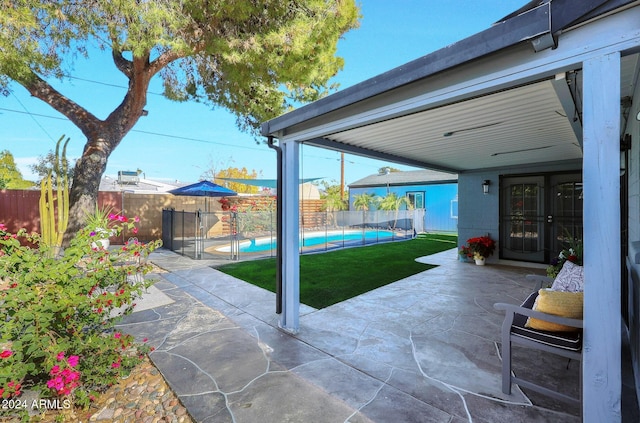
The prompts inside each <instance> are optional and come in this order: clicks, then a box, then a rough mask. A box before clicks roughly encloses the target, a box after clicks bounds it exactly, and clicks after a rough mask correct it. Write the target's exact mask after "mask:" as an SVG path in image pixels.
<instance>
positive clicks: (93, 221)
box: [86, 206, 114, 249]
mask: <svg viewBox="0 0 640 423" xmlns="http://www.w3.org/2000/svg"><path fill="white" fill-rule="evenodd" d="M112 210H113V209H112V207H110V206H104V207H103V208H101V209H100V208H98V206H96V210H95V211H94V212H93V213H91V214H88V215H87V216H86V227H87V228H88V229H89V230H90V234H91V237H94V239H95V241H93V242H92V243H91V247H92V248H105V249H106V248H109V245H111V242H110V241H109V237H110V236H111V235H113V234H114V231H113V228H112V226H111V221H112V218H111V217H112V216H113V213H112Z"/></svg>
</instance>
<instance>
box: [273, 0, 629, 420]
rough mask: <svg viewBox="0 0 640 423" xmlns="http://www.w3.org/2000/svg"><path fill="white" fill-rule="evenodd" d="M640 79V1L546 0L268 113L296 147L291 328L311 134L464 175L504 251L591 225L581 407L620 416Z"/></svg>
mask: <svg viewBox="0 0 640 423" xmlns="http://www.w3.org/2000/svg"><path fill="white" fill-rule="evenodd" d="M639 77H640V4H638V3H637V2H634V1H628V0H594V1H588V2H587V1H583V0H550V1H549V0H547V1H545V0H541V1H532V2H530V3H528V4H526V5H525V6H524V7H522V8H521V9H519V10H517V11H515V12H514V13H512V14H510V15H509V16H506V17H504V18H503V19H501V20H500V21H499V22H496V23H495V24H494V25H493V26H491V27H490V28H488V29H486V30H485V31H482V32H480V33H478V34H475V35H473V36H471V37H469V38H466V39H464V40H461V41H459V42H458V43H454V44H452V45H449V46H447V47H445V48H443V49H441V50H438V51H435V52H433V53H430V54H428V55H426V56H424V57H422V58H419V59H417V60H414V61H412V62H409V63H407V64H405V65H403V66H401V67H398V68H396V69H392V70H390V71H388V72H386V73H384V74H381V75H378V76H376V77H374V78H372V79H370V80H366V81H363V82H361V83H359V84H356V85H355V86H353V87H349V88H347V89H344V90H342V91H340V92H337V93H335V94H333V95H331V96H327V97H325V98H323V99H321V100H318V101H316V102H314V103H311V104H309V105H307V106H304V107H301V108H300V109H297V110H295V111H292V112H290V113H287V114H285V115H283V116H280V117H278V118H275V119H272V120H270V121H268V122H265V123H263V126H262V134H263V135H264V136H266V137H267V138H268V141H269V143H270V144H272V145H273V141H274V139H277V140H278V144H277V145H278V148H279V149H280V150H281V152H282V160H281V171H282V174H283V184H284V187H283V191H284V193H283V195H282V196H279V199H281V200H282V205H281V207H282V212H283V225H282V234H281V236H282V238H281V240H282V241H283V242H282V244H283V245H282V255H281V263H280V271H281V274H282V293H283V294H282V302H283V307H282V314H281V316H280V326H281V327H282V328H284V329H285V330H289V331H294V332H295V331H298V330H299V322H298V318H299V298H298V297H299V291H298V287H299V256H298V245H297V243H298V241H297V236H296V234H297V233H298V232H297V231H298V206H297V204H298V201H299V199H298V195H297V188H296V186H295V185H296V181H297V179H298V176H299V165H300V163H299V159H298V152H299V145H300V143H303V142H304V143H305V144H312V145H315V146H319V147H324V148H329V149H334V150H337V151H344V152H350V153H354V154H360V155H365V156H369V157H375V158H380V159H384V160H388V161H394V162H397V163H403V164H408V165H412V166H417V167H422V168H425V169H432V170H439V171H446V172H452V173H457V174H458V196H459V215H458V221H459V224H458V233H459V239H460V240H462V241H461V242H464V240H465V239H467V238H469V237H472V236H477V235H485V234H488V235H489V236H491V237H492V238H494V239H495V240H496V241H497V242H498V254H496V255H495V256H494V257H493V258H492V260H494V261H495V260H502V261H503V262H505V263H507V262H510V261H513V262H518V261H531V262H534V263H544V262H545V260H547V259H548V257H551V255H552V254H553V252H554V249H557V248H558V247H557V244H556V240H557V239H558V238H559V237H561V235H559V234H564V233H565V230H566V231H568V232H569V234H576V235H577V234H579V233H580V232H583V235H582V236H583V244H584V257H585V263H584V278H585V292H584V326H585V327H584V339H583V363H582V364H583V366H582V379H583V413H582V415H583V418H584V420H585V421H589V422H591V421H592V422H604V421H606V422H619V421H621V410H620V406H621V385H622V382H621V344H622V338H623V334H624V333H623V331H625V332H627V334H628V336H629V340H630V344H631V352H632V361H633V366H634V374H635V376H634V377H635V380H636V382H639V381H640V379H639V378H638V374H639V371H640V275H639V271H640V219H638V216H640V170H639V168H640V145H639V143H638V142H637V139H638V138H639V137H640V88H639V85H638V79H639ZM485 186H486V188H485ZM485 190H488V192H487V194H485ZM582 228H584V230H583V229H582ZM621 298H622V301H621ZM621 323H622V324H621ZM636 386H640V383H636Z"/></svg>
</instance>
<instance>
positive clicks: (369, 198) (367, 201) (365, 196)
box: [353, 192, 377, 211]
mask: <svg viewBox="0 0 640 423" xmlns="http://www.w3.org/2000/svg"><path fill="white" fill-rule="evenodd" d="M376 203H377V202H376V197H375V195H373V194H371V193H369V192H363V193H362V194H357V195H354V196H353V207H355V208H356V210H362V211H368V210H369V209H371V206H374V205H376Z"/></svg>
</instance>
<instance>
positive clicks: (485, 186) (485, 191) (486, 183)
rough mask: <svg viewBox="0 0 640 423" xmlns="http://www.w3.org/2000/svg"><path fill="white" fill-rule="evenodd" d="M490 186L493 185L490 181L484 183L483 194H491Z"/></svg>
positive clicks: (486, 180)
mask: <svg viewBox="0 0 640 423" xmlns="http://www.w3.org/2000/svg"><path fill="white" fill-rule="evenodd" d="M489 185H491V181H490V180H488V179H485V180H484V181H483V182H482V192H483V193H484V195H487V194H489Z"/></svg>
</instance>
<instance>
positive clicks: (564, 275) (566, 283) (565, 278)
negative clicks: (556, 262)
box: [551, 260, 584, 292]
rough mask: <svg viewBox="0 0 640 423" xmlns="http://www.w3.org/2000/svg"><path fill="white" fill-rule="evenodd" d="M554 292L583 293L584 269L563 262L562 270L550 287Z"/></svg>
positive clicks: (568, 262)
mask: <svg viewBox="0 0 640 423" xmlns="http://www.w3.org/2000/svg"><path fill="white" fill-rule="evenodd" d="M551 289H552V290H554V291H568V292H582V291H584V269H583V267H582V266H578V265H577V264H575V263H572V262H570V261H569V260H567V261H565V262H564V264H563V265H562V269H560V272H559V273H558V276H556V278H555V280H554V281H553V285H551Z"/></svg>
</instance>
